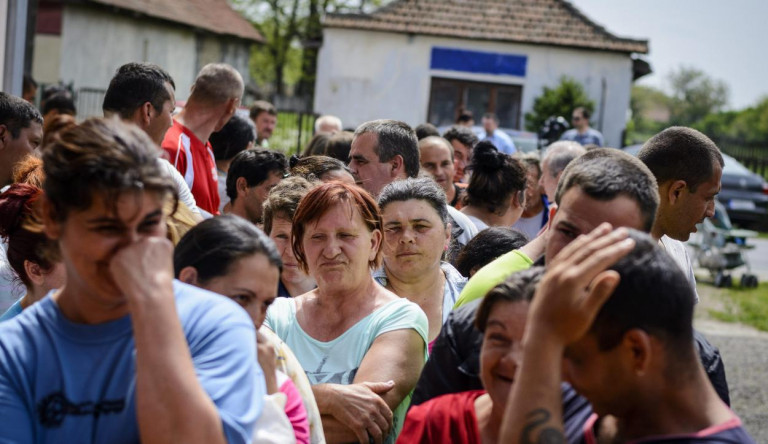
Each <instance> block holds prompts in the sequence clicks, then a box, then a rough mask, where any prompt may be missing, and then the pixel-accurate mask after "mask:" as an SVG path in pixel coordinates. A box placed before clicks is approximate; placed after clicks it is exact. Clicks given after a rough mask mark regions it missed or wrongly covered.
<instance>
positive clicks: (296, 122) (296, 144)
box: [269, 111, 315, 156]
mask: <svg viewBox="0 0 768 444" xmlns="http://www.w3.org/2000/svg"><path fill="white" fill-rule="evenodd" d="M314 123H315V120H314V117H313V116H311V115H308V114H305V115H303V118H300V116H299V115H298V114H297V113H294V112H284V111H280V112H278V113H277V125H276V126H275V131H274V132H273V133H272V137H270V138H269V148H270V149H273V150H277V151H281V152H282V153H283V154H285V155H288V156H290V155H291V154H298V153H299V152H300V151H301V150H303V149H304V147H305V146H306V144H307V142H309V140H310V139H311V138H312V131H313V130H314ZM299 128H301V132H300V131H299ZM299 136H301V140H299Z"/></svg>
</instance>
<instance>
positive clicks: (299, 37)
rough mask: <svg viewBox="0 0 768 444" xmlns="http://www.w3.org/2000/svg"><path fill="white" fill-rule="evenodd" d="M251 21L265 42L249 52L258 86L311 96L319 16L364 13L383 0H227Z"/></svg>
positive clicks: (279, 91) (320, 36) (279, 93)
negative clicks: (296, 87) (292, 89)
mask: <svg viewBox="0 0 768 444" xmlns="http://www.w3.org/2000/svg"><path fill="white" fill-rule="evenodd" d="M229 1H230V3H231V4H232V6H234V8H235V9H236V10H238V11H240V12H241V13H242V14H243V15H244V16H245V17H246V18H248V19H249V20H250V22H251V23H252V24H253V26H254V28H256V29H257V30H258V31H259V32H260V33H261V35H262V36H264V39H265V42H264V44H263V45H261V46H260V47H257V48H254V50H253V51H252V54H251V60H250V70H251V76H252V77H253V79H254V80H255V81H256V83H257V84H258V86H260V87H261V88H262V89H266V90H269V91H270V92H272V93H274V94H277V95H283V94H285V93H286V91H287V90H288V89H289V88H292V87H294V86H297V85H298V93H299V94H301V95H303V96H305V97H309V98H312V96H313V95H314V84H315V73H316V71H317V54H318V50H319V47H320V44H321V42H322V25H321V17H322V16H323V15H325V14H326V13H329V12H347V11H354V12H367V11H369V10H371V9H372V8H374V7H377V6H380V5H381V4H383V1H384V0H229Z"/></svg>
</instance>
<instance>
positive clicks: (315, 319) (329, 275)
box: [265, 182, 428, 443]
mask: <svg viewBox="0 0 768 444" xmlns="http://www.w3.org/2000/svg"><path fill="white" fill-rule="evenodd" d="M293 224H294V225H293V241H292V247H293V250H294V254H295V256H296V259H297V261H298V263H299V266H300V267H301V268H302V269H304V270H305V271H307V272H308V273H309V274H310V275H312V276H313V277H314V278H315V280H316V281H317V288H316V289H314V290H312V291H310V292H308V293H305V294H303V295H300V296H297V297H295V298H278V299H277V300H276V301H275V302H274V303H273V304H272V305H271V306H270V308H269V310H268V311H267V319H266V322H265V324H266V325H267V326H268V327H269V328H270V329H272V330H273V331H274V332H275V333H276V334H277V335H278V336H279V337H280V339H282V340H283V341H284V342H285V343H286V344H287V345H288V347H290V348H291V350H293V351H294V353H295V355H296V357H297V358H298V360H299V362H300V363H301V365H302V367H303V368H304V370H305V372H306V373H307V377H308V378H309V380H310V382H311V383H312V384H313V386H312V389H313V391H314V394H315V398H316V399H317V404H318V408H319V410H320V413H321V414H322V418H323V430H324V431H325V436H326V439H327V440H328V441H329V442H351V441H354V442H363V443H368V442H376V443H382V442H387V443H392V442H394V441H395V440H396V439H397V435H398V433H399V431H400V429H401V427H402V423H403V420H404V417H405V412H406V410H407V408H408V404H409V402H410V393H411V391H412V390H413V388H414V386H415V384H416V381H417V380H418V377H419V374H420V372H421V368H422V366H423V365H424V360H425V358H426V342H427V331H428V329H427V318H426V315H425V314H424V312H423V311H422V310H421V308H419V306H418V305H416V304H414V303H412V302H410V301H408V300H406V299H404V298H400V297H398V296H396V295H394V294H393V293H391V292H390V291H388V290H386V289H385V288H384V287H382V286H380V285H379V284H377V283H376V282H375V281H374V280H373V278H372V277H371V270H373V269H376V268H378V267H379V266H380V264H381V253H380V247H381V243H382V231H381V214H380V211H379V208H378V206H377V204H376V202H375V201H374V200H373V199H372V198H371V197H370V195H368V194H367V193H366V192H365V191H364V190H363V189H362V188H359V187H357V186H355V185H348V184H344V183H341V182H330V183H326V184H323V185H321V186H319V187H317V188H315V189H313V190H311V191H310V192H309V193H308V194H307V195H306V196H305V197H304V198H303V199H302V200H301V202H300V203H299V206H298V208H297V209H296V213H295V215H294V220H293Z"/></svg>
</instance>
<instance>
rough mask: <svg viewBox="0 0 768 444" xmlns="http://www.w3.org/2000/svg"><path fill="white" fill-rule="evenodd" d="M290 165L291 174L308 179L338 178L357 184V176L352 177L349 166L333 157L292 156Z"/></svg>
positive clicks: (325, 180) (325, 179) (327, 179)
mask: <svg viewBox="0 0 768 444" xmlns="http://www.w3.org/2000/svg"><path fill="white" fill-rule="evenodd" d="M288 166H289V167H290V169H291V174H293V175H294V176H301V177H303V178H305V179H307V180H320V181H322V182H330V181H332V180H338V181H340V182H344V183H348V184H350V185H354V184H355V178H354V177H352V173H350V172H349V168H347V166H346V165H344V163H342V162H341V161H339V160H337V159H334V158H332V157H328V156H309V157H301V158H299V157H296V156H291V159H290V161H289V162H288Z"/></svg>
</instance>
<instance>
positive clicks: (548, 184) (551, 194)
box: [539, 162, 557, 202]
mask: <svg viewBox="0 0 768 444" xmlns="http://www.w3.org/2000/svg"><path fill="white" fill-rule="evenodd" d="M539 187H540V188H541V189H542V190H543V191H544V194H546V195H547V199H549V201H550V202H554V201H555V192H557V177H554V176H552V170H550V169H549V162H541V178H539Z"/></svg>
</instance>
